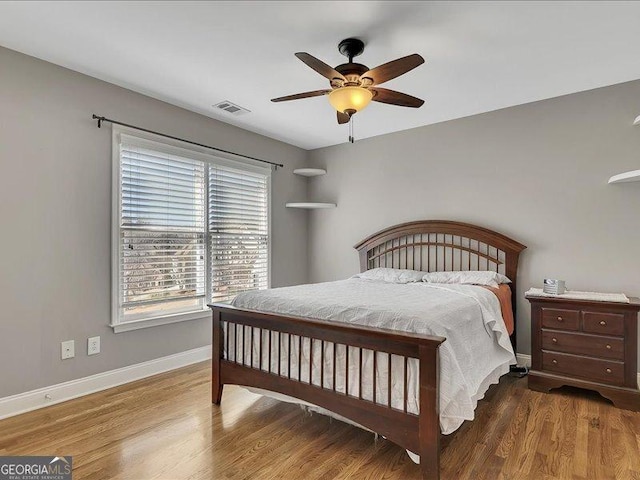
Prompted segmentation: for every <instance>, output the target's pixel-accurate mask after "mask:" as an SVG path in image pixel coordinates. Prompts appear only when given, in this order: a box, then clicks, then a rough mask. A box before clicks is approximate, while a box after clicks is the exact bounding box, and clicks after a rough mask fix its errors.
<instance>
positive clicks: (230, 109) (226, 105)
mask: <svg viewBox="0 0 640 480" xmlns="http://www.w3.org/2000/svg"><path fill="white" fill-rule="evenodd" d="M213 108H217V109H219V110H224V111H225V112H227V113H230V114H232V115H244V114H245V113H249V112H250V111H251V110H247V109H246V108H242V107H241V106H240V105H236V104H235V103H231V102H230V101H229V100H225V101H224V102H220V103H216V104H215V105H214V106H213Z"/></svg>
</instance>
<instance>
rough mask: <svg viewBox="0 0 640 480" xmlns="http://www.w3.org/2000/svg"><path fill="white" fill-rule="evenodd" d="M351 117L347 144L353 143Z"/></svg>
mask: <svg viewBox="0 0 640 480" xmlns="http://www.w3.org/2000/svg"><path fill="white" fill-rule="evenodd" d="M353 117H354V116H353V115H351V117H349V142H351V143H353Z"/></svg>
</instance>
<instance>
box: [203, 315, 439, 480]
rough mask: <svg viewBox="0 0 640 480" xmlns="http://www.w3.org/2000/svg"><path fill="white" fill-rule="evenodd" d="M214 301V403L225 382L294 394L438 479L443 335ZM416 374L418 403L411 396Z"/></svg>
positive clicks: (218, 398) (219, 396) (423, 472)
mask: <svg viewBox="0 0 640 480" xmlns="http://www.w3.org/2000/svg"><path fill="white" fill-rule="evenodd" d="M210 307H211V309H212V310H213V360H212V363H213V372H212V400H213V403H215V404H219V403H220V401H221V399H222V389H223V386H224V385H225V384H235V385H244V386H250V387H256V388H262V389H265V390H270V391H273V392H278V393H282V394H285V395H289V396H292V397H295V398H298V399H300V400H303V401H305V402H309V403H312V404H314V405H317V406H319V407H322V408H325V409H327V410H330V411H331V412H334V413H336V414H338V415H341V416H343V417H345V418H348V419H350V420H353V421H354V422H356V423H359V424H360V425H362V426H364V427H366V428H368V429H370V430H372V431H374V432H376V433H378V434H380V435H383V436H384V437H386V438H387V439H389V440H390V441H392V442H394V443H396V444H398V445H400V446H401V447H403V448H406V449H407V450H410V451H412V452H415V453H417V454H419V455H420V468H421V471H422V476H423V478H425V479H437V478H439V458H440V423H439V422H440V419H439V393H438V372H439V368H438V347H439V346H440V344H441V343H442V342H444V341H445V339H444V338H442V337H435V336H428V335H419V334H414V333H408V332H399V331H395V330H386V329H378V328H371V327H361V326H357V325H346V324H343V323H335V322H325V321H319V320H310V319H303V318H295V317H286V316H280V315H276V314H267V313H261V312H256V311H250V310H242V309H237V308H235V307H232V306H229V305H219V304H214V305H210ZM350 355H351V358H350ZM414 366H415V367H417V372H416V370H415V369H414V368H413V367H414ZM396 367H397V368H396ZM398 372H400V373H399V375H398ZM385 373H386V375H385ZM415 373H417V392H414V393H417V399H418V401H417V406H415V405H413V403H412V402H413V400H412V398H413V399H415V396H410V394H409V392H410V390H412V389H414V388H415V383H416V377H415V376H414V375H415ZM398 376H400V378H397V377H398ZM403 390H404V391H403ZM416 407H417V408H416Z"/></svg>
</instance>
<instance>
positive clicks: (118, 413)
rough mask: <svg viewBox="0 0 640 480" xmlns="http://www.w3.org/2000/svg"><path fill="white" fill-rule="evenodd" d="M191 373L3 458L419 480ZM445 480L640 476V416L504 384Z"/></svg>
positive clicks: (289, 414)
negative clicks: (218, 391)
mask: <svg viewBox="0 0 640 480" xmlns="http://www.w3.org/2000/svg"><path fill="white" fill-rule="evenodd" d="M209 375H210V367H209V364H208V363H203V364H198V365H193V366H190V367H186V368H183V369H180V370H175V371H173V372H169V373H166V374H162V375H158V376H156V377H151V378H148V379H144V380H141V381H138V382H135V383H131V384H128V385H123V386H121V387H117V388H113V389H110V390H106V391H104V392H100V393H96V394H93V395H90V396H87V397H83V398H81V399H77V400H72V401H69V402H66V403H63V404H59V405H55V406H52V407H49V408H46V409H42V410H39V411H36V412H31V413H27V414H24V415H20V416H17V417H13V418H10V419H6V420H3V421H0V455H29V454H39V455H73V462H74V479H75V480H79V479H96V480H97V479H100V480H103V479H127V480H128V479H131V480H147V479H149V480H151V479H176V480H177V479H275V478H281V479H334V478H340V479H346V478H349V479H372V480H373V479H389V480H391V479H399V480H410V479H417V478H419V472H418V468H417V466H416V465H415V464H413V463H412V462H411V461H410V460H409V458H408V456H407V455H406V453H405V452H404V451H403V450H402V449H400V448H399V447H397V446H395V445H393V444H391V443H390V442H387V441H386V440H384V439H379V440H378V441H377V442H375V441H374V436H373V434H371V433H368V432H365V431H363V430H360V429H358V428H356V427H352V426H349V425H346V424H344V423H342V422H338V421H335V420H334V421H331V420H329V418H327V417H324V416H322V415H317V414H314V415H308V414H306V413H305V412H304V411H302V410H301V409H300V408H299V407H298V406H296V405H291V404H287V403H283V402H278V401H275V400H271V399H269V398H266V397H261V396H258V395H254V394H252V393H249V392H247V391H246V390H243V389H240V388H237V387H233V386H226V387H225V390H224V396H223V398H222V405H221V406H220V407H216V406H214V405H211V403H210V397H209V395H210V382H209ZM443 440H444V441H443V443H444V448H443V453H442V478H443V479H456V480H457V479H466V478H468V479H474V480H475V479H492V480H493V479H572V480H578V479H609V478H619V479H640V413H632V412H628V411H625V410H619V409H616V408H614V407H613V406H612V405H610V404H609V403H608V402H607V401H605V400H603V399H601V398H600V397H599V396H598V395H597V394H589V393H585V392H582V391H577V390H570V389H567V390H560V391H556V392H555V393H553V394H550V395H547V394H543V393H538V392H533V391H530V390H528V389H527V388H526V379H519V380H516V379H513V378H509V377H504V378H503V379H502V380H501V382H500V384H499V385H497V386H494V387H492V389H491V390H490V391H489V393H488V395H487V399H486V400H483V401H481V402H480V403H479V405H478V409H477V410H476V420H475V421H473V422H466V423H465V424H464V425H463V426H462V427H461V428H460V429H459V430H458V431H457V432H456V433H454V434H453V435H450V436H448V437H443Z"/></svg>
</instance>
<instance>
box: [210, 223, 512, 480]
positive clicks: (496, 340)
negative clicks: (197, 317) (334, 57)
mask: <svg viewBox="0 0 640 480" xmlns="http://www.w3.org/2000/svg"><path fill="white" fill-rule="evenodd" d="M524 248H525V246H524V245H522V244H520V243H518V242H517V241H515V240H512V239H510V238H508V237H506V236H504V235H502V234H500V233H497V232H494V231H491V230H488V229H485V228H482V227H478V226H475V225H470V224H465V223H460V222H451V221H437V220H427V221H418V222H410V223H405V224H401V225H396V226H393V227H390V228H387V229H385V230H382V231H380V232H378V233H376V234H374V235H371V236H370V237H368V238H366V239H365V240H363V241H362V242H360V243H358V244H357V245H356V246H355V249H356V250H357V251H358V254H359V257H360V270H361V273H362V272H367V271H369V270H371V271H374V270H373V269H379V268H382V267H386V268H393V269H405V270H419V271H425V272H434V271H464V270H470V271H472V270H478V271H480V270H483V271H484V270H490V271H495V272H498V273H501V274H503V275H506V276H507V277H509V278H510V279H511V281H512V283H511V296H512V298H511V306H512V308H513V310H514V312H513V313H514V318H515V305H516V302H515V293H516V281H517V268H518V258H519V254H520V252H521V251H522V250H523V249H524ZM262 292H264V293H261V292H256V293H252V292H248V293H247V294H245V295H243V296H240V297H239V300H240V301H239V302H236V303H237V305H235V306H234V305H226V304H213V305H210V307H211V309H212V311H213V359H212V366H213V369H212V400H213V403H215V404H219V403H220V401H221V398H222V390H223V386H224V385H225V384H235V385H241V386H245V387H250V388H254V389H260V390H263V391H267V392H270V394H272V395H283V396H286V397H285V398H287V399H290V398H294V399H297V401H300V402H302V403H306V404H309V405H312V406H313V407H315V408H318V409H319V410H321V411H323V412H327V413H331V414H332V415H334V416H338V417H339V418H343V419H346V420H348V421H351V422H353V423H356V424H358V425H360V426H362V427H364V428H367V429H369V430H371V431H373V432H376V433H377V434H380V435H382V436H384V437H386V438H387V439H388V440H390V441H392V442H394V443H396V444H398V445H400V446H401V447H403V448H405V449H406V450H407V451H408V452H413V453H414V454H416V455H417V456H419V459H420V469H421V472H422V476H423V478H425V479H437V478H439V455H440V445H439V441H440V435H441V433H449V432H450V431H453V430H455V429H456V428H457V427H458V426H459V425H460V424H461V423H462V421H464V419H468V418H470V417H469V409H471V413H472V412H473V408H475V402H477V400H478V399H479V398H481V396H482V395H483V394H484V392H485V391H486V388H488V385H489V384H490V383H495V382H496V381H497V379H498V378H499V376H500V375H502V374H504V373H505V372H506V371H507V370H508V364H509V363H512V361H513V350H512V349H511V348H510V347H511V344H512V345H513V346H514V347H515V342H516V338H517V337H516V330H515V325H514V330H513V332H512V333H511V335H510V337H509V333H508V332H507V331H506V326H505V324H504V322H503V321H502V317H501V316H500V313H499V312H498V313H496V312H495V304H496V302H495V301H494V302H492V301H490V300H489V297H490V296H491V295H492V293H491V292H488V291H487V290H484V289H482V288H480V287H471V286H458V285H446V286H443V285H429V284H425V283H422V282H421V283H417V282H416V283H399V284H395V283H387V282H376V281H371V280H370V279H366V278H365V279H362V278H351V279H347V280H344V281H342V282H327V283H325V284H318V285H303V286H298V287H286V288H283V289H273V290H272V291H262ZM428 305H430V306H428ZM429 308H430V309H431V310H429ZM492 308H493V310H492ZM475 310H478V311H480V312H481V316H480V318H482V319H483V322H481V323H478V322H476V323H475V324H472V323H466V324H465V323H461V322H462V320H463V319H464V318H466V316H468V312H472V311H475ZM423 317H429V318H430V321H429V322H428V325H426V322H422V321H421V319H422V318H423ZM498 317H499V318H498ZM389 325H392V326H393V328H387V327H388V326H389ZM471 325H475V326H474V327H471ZM471 328H476V329H477V331H473V330H471ZM467 330H468V331H467ZM434 332H435V333H436V334H434ZM486 335H488V336H489V337H491V339H492V340H491V342H492V344H495V345H493V346H490V345H489V343H488V342H489V340H483V338H485V337H486ZM474 342H476V343H474ZM483 342H484V343H483ZM456 345H457V346H456ZM483 345H484V346H483ZM482 348H486V349H487V351H486V352H485V351H482V350H480V349H482ZM456 349H457V350H456ZM474 351H475V355H480V356H481V357H483V358H486V359H487V360H486V361H483V362H478V361H477V359H476V360H474V359H473V358H471V357H470V358H466V357H465V355H467V356H470V355H473V354H474ZM508 351H510V352H511V353H508ZM460 352H463V353H460ZM465 352H466V353H465ZM487 352H488V353H487ZM465 358H466V359H465ZM489 360H490V361H491V362H493V363H491V362H490V361H489ZM473 361H475V362H476V363H475V365H476V367H475V368H472V369H470V368H467V367H465V362H467V363H468V362H473ZM483 368H484V370H483ZM441 373H442V374H443V375H442V378H441V377H440V375H441ZM461 392H462V393H461ZM441 406H443V414H442V415H441V412H440V407H441ZM471 418H472V415H471Z"/></svg>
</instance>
